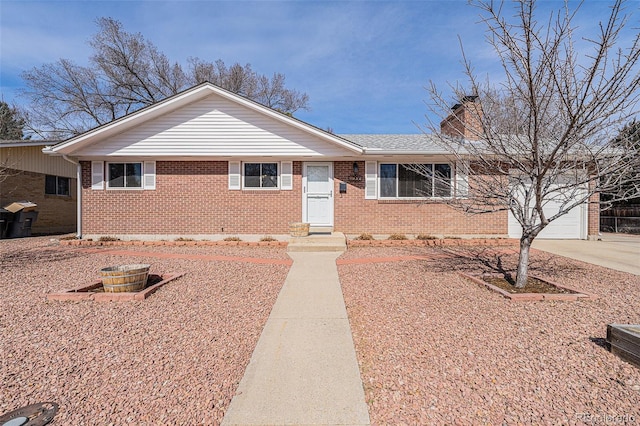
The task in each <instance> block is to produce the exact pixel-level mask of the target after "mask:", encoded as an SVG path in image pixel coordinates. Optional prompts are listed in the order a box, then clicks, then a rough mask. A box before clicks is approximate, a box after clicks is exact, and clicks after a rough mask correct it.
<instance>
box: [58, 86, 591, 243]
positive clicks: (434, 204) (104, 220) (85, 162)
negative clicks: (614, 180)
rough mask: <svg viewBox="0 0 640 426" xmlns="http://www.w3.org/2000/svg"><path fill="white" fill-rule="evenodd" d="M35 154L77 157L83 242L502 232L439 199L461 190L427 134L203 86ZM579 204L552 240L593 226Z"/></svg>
mask: <svg viewBox="0 0 640 426" xmlns="http://www.w3.org/2000/svg"><path fill="white" fill-rule="evenodd" d="M456 113H459V111H457V112H456ZM45 151H46V152H47V153H49V154H52V155H64V156H65V157H66V158H67V159H70V160H72V161H76V162H77V163H78V175H79V179H80V181H81V185H80V188H79V191H78V199H79V202H80V206H81V208H80V209H79V211H80V220H79V224H78V234H79V235H81V236H82V237H84V238H96V237H99V236H103V235H108V236H117V237H119V238H122V239H158V238H163V239H171V238H177V237H191V238H203V239H204V238H211V239H213V238H220V237H221V236H224V235H242V234H253V235H279V234H287V233H288V231H289V224H290V223H292V222H306V223H310V224H311V227H312V228H311V230H312V231H314V230H316V231H325V232H326V231H329V230H335V231H340V232H344V233H345V234H360V233H363V232H366V233H370V234H391V233H403V234H407V235H415V234H419V233H423V234H430V235H435V236H460V237H507V236H509V233H510V231H509V217H508V216H509V215H508V214H507V212H496V213H491V214H483V215H465V214H464V213H462V212H460V211H457V210H455V209H453V208H452V207H450V206H449V205H447V204H446V202H445V201H446V199H448V198H450V197H456V196H457V197H459V196H464V195H465V194H464V188H463V185H462V184H461V183H460V182H459V181H460V176H457V175H456V165H455V162H452V161H451V158H450V156H449V155H448V154H447V152H443V151H442V149H441V148H439V147H438V145H437V144H435V143H434V139H433V138H432V137H430V136H429V135H423V134H415V135H373V134H363V135H336V134H333V133H329V132H327V131H324V130H321V129H319V128H317V127H314V126H312V125H310V124H308V123H305V122H303V121H300V120H297V119H295V118H292V117H290V116H288V115H286V114H282V113H279V112H277V111H275V110H272V109H270V108H267V107H265V106H263V105H260V104H258V103H256V102H253V101H251V100H248V99H246V98H244V97H242V96H239V95H237V94H234V93H231V92H228V91H226V90H224V89H221V88H219V87H217V86H215V85H212V84H210V83H203V84H201V85H198V86H195V87H193V88H191V89H188V90H186V91H184V92H182V93H180V94H177V95H175V96H173V97H170V98H168V99H166V100H164V101H161V102H158V103H157V104H154V105H151V106H149V107H146V108H144V109H142V110H140V111H137V112H135V113H132V114H130V115H127V116H125V117H122V118H120V119H118V120H115V121H113V122H111V123H108V124H106V125H103V126H101V127H98V128H96V129H93V130H90V131H88V132H86V133H84V134H81V135H79V136H77V137H74V138H71V139H69V140H66V141H64V142H61V143H59V144H56V145H54V146H52V147H49V148H47V149H46V150H45ZM407 164H427V165H428V167H429V168H430V169H431V170H434V171H435V172H437V173H439V174H440V175H444V176H447V177H449V178H450V182H451V184H450V185H446V186H442V185H438V184H437V183H436V182H434V181H431V180H430V179H429V178H426V177H424V176H420V175H418V174H416V173H415V172H412V171H411V170H410V169H409V168H407V167H405V165H407ZM587 207H588V206H585V208H584V209H577V210H580V211H579V212H578V213H577V214H576V215H574V216H575V217H574V218H573V219H572V220H574V222H575V220H577V222H576V223H571V224H570V225H569V226H571V228H572V229H571V230H570V231H571V232H570V233H568V234H567V235H566V236H563V237H564V238H586V237H587V235H588V234H591V233H593V231H594V229H595V233H597V223H598V218H597V209H596V210H595V211H594V212H595V215H596V217H593V216H594V214H592V211H590V210H589V209H588V208H587ZM576 218H577V219H576ZM567 223H568V222H567ZM593 224H596V225H595V226H596V228H593Z"/></svg>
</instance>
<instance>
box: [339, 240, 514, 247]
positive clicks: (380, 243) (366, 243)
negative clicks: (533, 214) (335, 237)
mask: <svg viewBox="0 0 640 426" xmlns="http://www.w3.org/2000/svg"><path fill="white" fill-rule="evenodd" d="M517 244H518V240H514V239H509V238H471V239H458V238H438V239H433V240H347V246H348V247H397V246H401V247H403V246H404V247H406V246H417V247H437V246H517Z"/></svg>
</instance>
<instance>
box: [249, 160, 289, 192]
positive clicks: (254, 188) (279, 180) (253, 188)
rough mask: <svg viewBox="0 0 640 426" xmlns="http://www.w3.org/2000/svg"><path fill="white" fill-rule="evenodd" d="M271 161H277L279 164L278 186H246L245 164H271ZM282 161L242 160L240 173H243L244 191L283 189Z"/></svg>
mask: <svg viewBox="0 0 640 426" xmlns="http://www.w3.org/2000/svg"><path fill="white" fill-rule="evenodd" d="M269 163H275V164H277V165H278V174H277V176H276V180H277V186H276V187H273V188H270V187H266V188H265V187H262V186H245V183H244V165H245V164H269ZM281 163H282V162H281V161H242V162H241V163H240V175H241V181H242V184H241V189H242V190H243V191H281V190H282V188H281V187H282V181H281V178H280V177H281V175H282V164H281Z"/></svg>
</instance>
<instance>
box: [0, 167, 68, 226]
mask: <svg viewBox="0 0 640 426" xmlns="http://www.w3.org/2000/svg"><path fill="white" fill-rule="evenodd" d="M45 176H46V175H44V174H42V173H34V172H27V171H19V170H8V171H7V174H6V179H5V180H4V181H2V182H1V183H0V206H3V207H4V206H6V205H7V204H11V203H12V202H14V201H21V200H27V201H31V202H33V203H36V204H37V205H38V208H37V209H36V210H37V211H38V212H39V213H38V218H37V219H36V221H35V222H34V223H33V226H32V228H31V231H32V232H33V233H40V234H55V233H65V232H75V231H76V179H69V184H70V185H69V196H68V197H67V196H59V195H47V194H45V193H44V184H45Z"/></svg>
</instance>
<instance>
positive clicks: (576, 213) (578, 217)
mask: <svg viewBox="0 0 640 426" xmlns="http://www.w3.org/2000/svg"><path fill="white" fill-rule="evenodd" d="M560 207H561V203H560V202H559V201H553V200H552V201H550V202H549V203H547V205H546V206H545V208H544V213H545V215H546V216H547V217H551V216H553V215H555V214H556V213H558V211H559V210H560ZM588 210H589V209H588V204H587V203H585V204H582V205H580V206H577V207H575V208H573V209H571V210H569V212H567V213H566V214H565V215H564V216H561V217H559V218H558V219H556V220H554V221H553V222H551V223H550V224H549V225H547V227H546V228H544V229H543V230H542V232H540V234H538V236H537V238H542V239H547V240H553V239H556V240H586V239H587V230H588ZM521 236H522V228H521V227H520V223H518V221H517V220H516V218H515V217H514V216H513V214H512V213H511V212H509V238H520V237H521Z"/></svg>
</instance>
